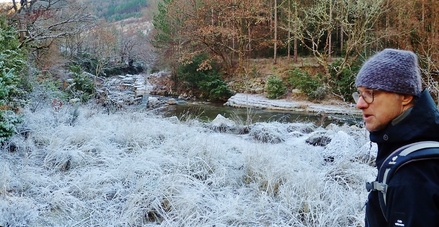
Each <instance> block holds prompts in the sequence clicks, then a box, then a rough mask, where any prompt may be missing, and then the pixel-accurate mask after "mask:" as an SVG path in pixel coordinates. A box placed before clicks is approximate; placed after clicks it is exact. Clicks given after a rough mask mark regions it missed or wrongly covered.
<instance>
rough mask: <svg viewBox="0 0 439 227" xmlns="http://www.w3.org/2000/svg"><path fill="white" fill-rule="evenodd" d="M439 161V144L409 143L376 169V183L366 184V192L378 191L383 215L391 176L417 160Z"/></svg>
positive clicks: (426, 142)
mask: <svg viewBox="0 0 439 227" xmlns="http://www.w3.org/2000/svg"><path fill="white" fill-rule="evenodd" d="M429 159H439V142H437V141H421V142H416V143H411V144H408V145H405V146H403V147H400V148H398V149H396V150H395V151H394V152H392V154H390V155H389V156H388V157H387V158H386V159H385V160H384V162H383V164H382V165H381V166H380V168H379V169H378V177H377V181H373V182H367V183H366V189H367V190H368V191H379V192H380V193H379V194H380V195H379V196H378V197H379V202H380V207H381V211H382V212H383V215H384V217H385V218H386V219H387V217H386V215H385V207H386V200H387V198H386V193H387V185H388V182H389V181H390V179H391V178H392V176H393V175H394V174H395V172H396V171H398V170H399V169H400V168H401V167H402V166H404V165H405V164H408V163H411V162H413V161H419V160H429Z"/></svg>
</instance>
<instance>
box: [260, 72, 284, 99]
mask: <svg viewBox="0 0 439 227" xmlns="http://www.w3.org/2000/svg"><path fill="white" fill-rule="evenodd" d="M265 91H266V92H267V98H269V99H278V98H280V97H281V96H283V95H284V94H285V92H286V91H287V87H286V86H285V84H284V82H283V81H282V79H280V78H278V77H276V76H274V75H271V76H269V77H268V80H267V84H266V85H265Z"/></svg>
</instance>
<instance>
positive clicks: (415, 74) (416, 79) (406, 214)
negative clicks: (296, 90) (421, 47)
mask: <svg viewBox="0 0 439 227" xmlns="http://www.w3.org/2000/svg"><path fill="white" fill-rule="evenodd" d="M355 83H356V86H357V89H358V92H356V93H354V94H353V97H354V98H355V99H356V102H357V104H356V106H357V108H358V109H360V110H361V111H362V113H363V120H364V123H365V127H366V129H367V130H368V131H369V132H370V140H371V141H372V142H375V143H376V144H377V145H378V154H377V158H376V165H377V168H379V167H380V166H381V164H382V163H383V161H384V159H386V157H387V156H389V155H390V154H391V153H392V152H393V151H394V150H396V149H397V148H399V147H401V146H404V145H407V144H410V143H413V142H419V141H439V111H438V109H437V107H436V104H435V102H434V101H433V99H432V97H431V96H430V94H429V92H428V91H427V90H424V91H422V84H421V75H420V71H419V67H418V59H417V56H416V55H415V54H414V53H413V52H410V51H405V50H396V49H385V50H383V51H381V52H379V53H377V54H375V55H374V56H372V57H371V58H370V59H368V60H367V61H366V62H365V63H364V64H363V66H362V67H361V69H360V71H359V73H358V75H357V78H356V81H355ZM378 193H380V192H379V191H371V192H370V193H369V196H368V202H367V205H366V227H381V226H383V227H384V226H386V227H388V226H404V227H432V226H439V160H423V161H417V162H413V163H410V164H408V165H405V166H404V167H402V168H401V169H399V170H398V171H397V172H396V173H395V175H394V176H393V177H392V178H391V180H390V182H388V187H387V194H386V198H387V199H386V201H387V205H386V208H385V210H383V212H382V211H381V208H380V204H379V197H378V196H379V194H378Z"/></svg>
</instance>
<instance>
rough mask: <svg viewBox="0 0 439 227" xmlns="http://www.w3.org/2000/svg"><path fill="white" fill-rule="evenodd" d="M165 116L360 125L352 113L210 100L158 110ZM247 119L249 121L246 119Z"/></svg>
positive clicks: (319, 124) (359, 121) (320, 124)
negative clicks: (259, 106)
mask: <svg viewBox="0 0 439 227" xmlns="http://www.w3.org/2000/svg"><path fill="white" fill-rule="evenodd" d="M160 112H161V113H162V114H163V115H164V116H165V117H172V116H177V117H178V118H188V117H191V118H197V119H200V120H201V121H205V122H209V121H212V120H213V119H215V118H216V117H217V115H218V114H221V115H222V116H224V117H226V118H229V119H232V120H234V121H238V122H249V123H256V122H275V121H276V122H284V123H292V122H311V123H314V124H315V125H317V126H326V125H328V124H330V123H334V124H337V125H343V124H348V125H360V124H361V118H359V117H358V116H352V115H337V114H331V115H329V114H328V115H322V114H319V113H305V112H294V111H280V110H268V109H256V108H251V109H250V108H249V109H248V108H236V107H230V106H224V105H223V104H222V103H210V102H178V104H177V105H170V106H167V107H165V108H163V109H162V110H161V111H160ZM247 120H249V121H247Z"/></svg>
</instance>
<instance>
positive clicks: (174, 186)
mask: <svg viewBox="0 0 439 227" xmlns="http://www.w3.org/2000/svg"><path fill="white" fill-rule="evenodd" d="M75 108H77V112H76V114H77V115H76V119H75V121H74V124H72V123H71V122H72V116H73V113H74V111H75ZM23 113H24V118H23V126H22V127H23V130H22V131H26V133H18V134H16V135H14V136H13V137H12V138H11V140H10V141H9V144H14V146H15V149H14V152H11V151H10V150H8V149H7V148H6V147H4V148H3V149H2V151H1V152H0V168H1V172H0V187H1V188H0V226H153V225H159V226H313V227H314V226H317V227H319V226H322V227H323V226H343V227H345V226H362V223H363V216H364V214H363V211H362V210H361V206H362V205H363V204H364V201H365V199H366V196H367V192H366V191H365V190H364V189H363V186H364V182H365V181H366V180H371V179H370V178H371V177H372V176H373V175H374V174H375V169H374V167H372V166H371V165H370V163H369V161H368V160H369V159H366V158H364V157H366V156H370V154H373V152H374V149H376V147H372V148H369V149H368V148H367V145H368V144H369V143H368V142H367V137H365V135H364V131H363V130H364V129H360V128H352V127H347V126H335V125H333V126H330V127H327V128H316V127H314V126H313V125H310V124H308V123H306V124H305V123H276V122H271V123H257V124H253V125H250V127H249V128H250V132H249V133H248V134H245V135H243V134H236V133H228V132H221V131H215V130H211V129H209V128H208V127H207V128H206V125H204V124H195V123H193V122H192V123H190V122H182V121H179V120H177V119H175V118H172V119H165V118H162V117H158V116H155V115H152V114H150V113H148V112H142V113H140V112H128V111H127V112H122V111H120V112H117V113H115V114H110V115H108V114H106V113H104V112H101V111H98V110H96V109H94V108H91V107H87V106H83V107H74V106H69V105H64V106H62V108H61V109H59V110H58V111H54V110H53V109H51V108H40V109H38V110H35V112H31V111H27V110H24V111H23ZM316 133H319V135H320V136H326V137H327V138H330V141H329V142H328V143H327V144H326V145H324V146H315V145H312V144H310V143H307V142H306V140H307V139H308V138H310V137H311V136H312V135H314V134H316ZM328 157H332V160H331V161H328Z"/></svg>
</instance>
